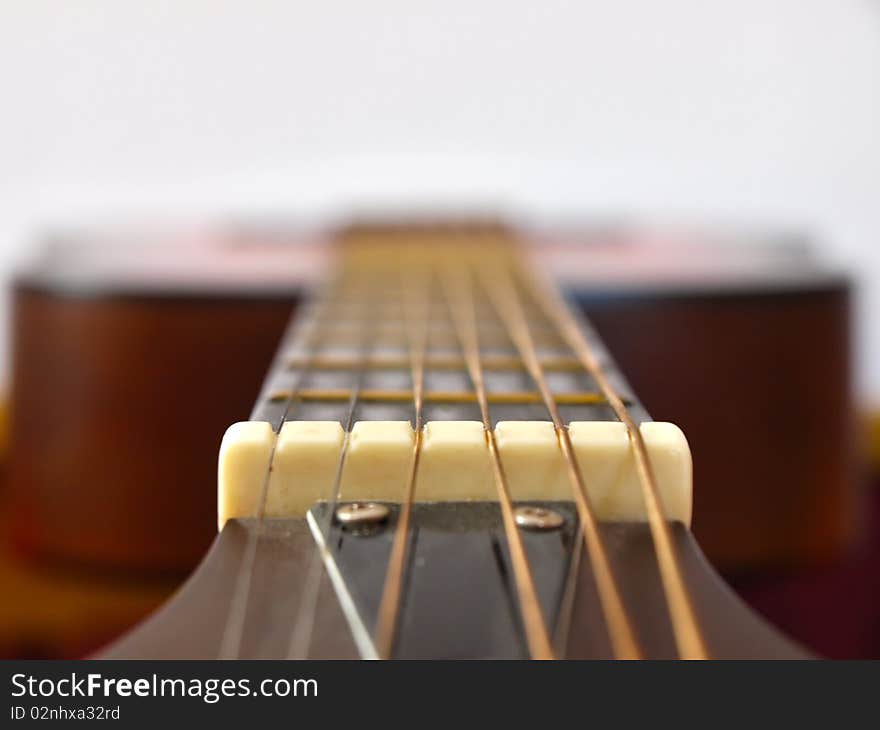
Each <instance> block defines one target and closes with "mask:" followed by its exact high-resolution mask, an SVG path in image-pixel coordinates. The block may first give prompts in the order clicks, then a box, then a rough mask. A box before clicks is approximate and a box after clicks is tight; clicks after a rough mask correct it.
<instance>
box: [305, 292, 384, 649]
mask: <svg viewBox="0 0 880 730" xmlns="http://www.w3.org/2000/svg"><path fill="white" fill-rule="evenodd" d="M370 298H371V296H370V293H367V294H364V297H363V303H364V305H366V304H367V303H368V302H369V301H370ZM363 311H364V312H368V311H369V307H367V306H364V309H363ZM367 320H368V321H369V317H367ZM373 321H375V320H373ZM371 330H372V328H371V327H364V328H363V330H362V333H361V335H362V336H361V341H360V343H359V346H358V350H359V356H358V361H359V365H358V367H357V369H356V377H355V382H354V383H353V385H352V389H351V394H350V398H349V403H348V408H347V412H346V417H345V423H344V425H343V428H344V432H343V439H342V448H341V449H340V452H339V459H338V461H337V464H336V473H335V475H334V478H333V484H332V486H331V488H330V494H329V499H328V500H327V504H326V516H325V518H324V520H323V525H319V526H318V529H319V530H320V531H321V532H322V534H324V535H325V536H326V535H329V533H330V527H331V525H332V523H333V516H334V514H335V513H336V505H337V503H338V501H339V488H340V486H341V484H342V472H343V469H344V467H345V458H346V456H347V455H348V447H349V444H350V442H351V430H352V427H353V426H354V414H355V412H356V411H357V406H358V403H359V400H360V392H361V388H362V386H363V381H364V377H365V375H366V372H367V369H366V368H365V367H364V366H363V363H365V362H366V361H367V358H368V357H369V348H370V338H371V335H372V331H371ZM326 545H327V541H326V539H325V540H324V541H323V545H319V544H318V543H317V541H316V542H315V545H314V546H313V547H312V554H311V558H310V560H309V570H308V573H307V574H306V580H305V584H304V586H303V592H302V597H301V598H300V601H299V608H298V609H297V616H296V619H295V621H294V623H293V629H292V631H291V634H290V642H289V645H288V650H287V658H288V659H307V658H308V655H309V647H310V645H311V641H312V635H313V634H314V626H315V615H316V612H317V607H318V599H319V596H320V588H321V577H322V575H323V573H324V559H325V554H326V553H327V547H326Z"/></svg>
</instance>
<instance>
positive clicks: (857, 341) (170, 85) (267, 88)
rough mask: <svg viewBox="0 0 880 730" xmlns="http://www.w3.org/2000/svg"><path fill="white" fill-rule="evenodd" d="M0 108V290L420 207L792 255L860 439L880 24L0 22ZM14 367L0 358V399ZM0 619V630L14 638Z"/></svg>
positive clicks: (414, 17)
mask: <svg viewBox="0 0 880 730" xmlns="http://www.w3.org/2000/svg"><path fill="white" fill-rule="evenodd" d="M0 103H2V107H0V201H2V203H0V277H2V278H3V279H5V280H6V281H9V280H10V279H11V277H12V275H13V272H14V271H17V270H21V269H22V267H23V266H25V264H24V262H26V261H28V260H29V259H31V258H32V257H33V256H34V255H35V253H36V252H37V251H38V247H39V242H40V241H41V236H42V235H43V234H44V233H45V232H46V231H66V230H74V229H79V228H81V227H83V226H85V227H89V228H93V227H95V226H102V225H113V224H118V223H123V224H125V225H126V226H137V225H138V224H140V223H143V224H150V225H151V224H154V223H155V222H157V221H160V222H162V223H165V224H167V223H169V222H180V223H183V224H186V225H188V226H191V225H193V224H200V223H213V222H215V221H218V220H234V219H244V218H247V219H249V220H257V221H258V220H261V219H262V220H276V219H278V218H279V217H281V218H284V219H290V220H296V221H298V222H304V223H308V224H316V225H319V224H321V223H322V222H326V221H335V220H338V219H339V217H340V216H345V215H346V214H347V213H348V212H349V211H351V210H358V211H364V210H366V211H372V210H378V211H387V210H407V209H408V208H410V207H412V206H419V207H425V206H433V207H436V208H439V209H444V208H448V209H453V210H455V209H459V208H461V207H465V208H474V209H481V210H482V209H488V210H493V211H500V212H502V213H504V212H510V213H512V214H514V215H516V216H517V217H520V218H523V219H526V220H528V221H529V222H531V223H534V224H541V223H550V224H559V223H560V222H563V223H570V222H572V221H590V220H621V221H637V222H639V224H641V225H647V226H650V225H658V226H663V225H668V224H673V225H678V224H687V225H700V226H705V227H707V228H708V229H711V230H714V231H726V230H728V229H730V228H736V229H738V230H739V229H742V228H746V229H748V230H769V231H794V232H797V233H803V234H805V235H806V236H808V237H809V239H810V240H811V241H813V242H814V249H815V253H816V255H817V256H818V258H819V259H820V260H822V261H826V262H827V263H828V265H829V267H830V268H834V269H837V270H842V271H846V272H848V273H849V275H850V277H851V280H852V281H853V282H854V286H855V291H856V293H857V295H856V297H855V298H854V299H853V310H852V317H851V319H850V320H849V321H850V322H851V323H852V327H853V338H852V351H853V354H854V358H853V361H852V363H851V368H852V373H853V380H852V392H853V393H854V396H855V405H856V412H857V413H859V414H860V415H862V416H864V417H869V416H870V414H871V409H872V406H873V405H874V404H876V403H878V402H880V249H878V237H877V236H878V231H880V185H878V175H880V135H878V134H877V130H878V129H880V3H878V2H877V0H807V1H806V2H804V1H803V0H801V1H799V2H795V0H777V1H775V2H766V1H765V2H758V1H757V0H741V1H740V2H735V3H734V2H714V3H706V2H698V1H697V0H671V1H669V2H663V3H658V2H650V1H649V0H623V1H621V2H616V3H599V2H556V1H554V0H548V1H545V2H541V3H532V4H528V5H526V4H519V5H511V4H510V3H505V2H500V1H496V0H469V1H468V2H456V1H455V0H447V1H446V2H434V1H433V0H428V1H425V2H419V3H412V2H401V1H398V0H378V1H377V2H373V3H363V2H340V1H337V0H325V2H321V3H297V2H266V1H263V0H250V1H249V2H218V1H216V0H215V1H212V2H202V1H200V0H180V1H177V2H151V3H136V2H119V1H113V2H111V1H110V0H82V1H81V2H77V3H60V2H51V1H49V0H27V1H25V0H19V1H15V0H0ZM763 240H764V239H763V238H762V237H760V236H758V237H755V239H754V242H755V243H756V245H762V241H763ZM126 242H127V239H126V238H125V237H124V236H123V237H118V238H116V239H114V243H113V245H114V246H125V245H126ZM3 307H4V314H5V315H6V316H4V318H3V321H4V322H8V321H9V319H10V318H9V316H8V314H9V297H8V296H7V297H6V298H5V299H4V301H3ZM4 327H5V330H4V332H3V337H2V338H0V342H4V343H5V342H7V341H8V339H9V336H8V332H9V326H8V324H5V325H4ZM10 362H11V359H10V351H9V347H8V346H6V345H0V370H2V372H3V373H4V374H5V376H7V377H5V378H4V379H5V380H8V379H9V378H8V376H9V374H10V372H11V365H10ZM648 406H649V407H650V406H651V403H650V401H648ZM858 433H863V434H870V431H869V430H868V429H865V430H863V431H861V432H858V431H854V433H853V434H852V435H851V436H848V437H847V438H851V440H852V444H853V448H854V449H855V448H856V446H857V444H859V443H862V441H860V436H859V435H858ZM863 440H864V438H863ZM861 453H868V454H869V453H870V452H869V451H868V452H864V451H863V452H861ZM854 463H855V462H854ZM865 530H867V528H864V527H863V531H862V537H861V538H860V539H859V540H857V541H856V542H857V543H858V544H859V545H861V546H862V547H861V548H860V549H862V550H863V551H864V550H866V549H867V548H865V547H864V546H865V545H871V544H873V543H871V540H872V538H871V537H870V530H867V533H866V532H865ZM866 534H868V536H867V537H866V536H865V535H866ZM860 555H861V557H860V558H859V560H867V558H864V552H863V553H860ZM866 565H868V563H859V566H860V567H859V568H858V569H857V572H856V573H855V574H854V575H856V576H857V577H850V578H841V577H840V576H841V575H842V573H841V572H840V571H838V572H837V573H835V574H834V575H835V576H836V577H833V578H829V577H828V574H826V573H822V574H819V573H812V574H811V577H809V578H808V579H804V580H806V581H807V582H808V583H809V582H810V581H812V583H810V585H813V584H815V585H816V586H818V588H817V589H816V590H817V592H816V593H815V594H814V593H808V594H799V593H797V592H794V593H791V592H789V593H787V594H785V595H784V596H782V597H779V596H778V595H775V594H774V595H773V596H770V597H768V593H771V592H772V591H770V589H768V588H766V585H767V584H766V583H762V582H761V581H760V580H757V579H754V578H753V577H747V578H743V579H742V581H741V586H740V587H741V589H742V590H743V591H744V592H748V591H749V590H751V591H752V593H751V594H750V597H751V599H752V600H753V601H754V602H755V604H756V605H758V606H759V607H760V608H762V609H763V610H765V611H766V612H767V613H768V614H771V617H773V616H772V614H773V611H774V610H777V613H779V611H780V609H779V606H780V605H781V604H784V605H785V606H786V609H785V610H787V611H788V612H789V613H791V606H793V605H796V604H798V602H800V601H815V600H818V599H816V598H815V596H816V595H824V596H828V595H830V593H829V590H832V591H837V592H838V595H839V593H840V591H841V590H843V591H844V593H845V594H846V595H849V594H850V593H853V592H854V593H853V595H855V594H859V595H861V592H866V593H870V592H871V591H872V590H873V586H876V566H877V563H870V566H871V567H865V566H866ZM850 569H851V566H850V568H846V570H850ZM852 570H856V569H855V568H852ZM10 571H12V572H13V573H15V570H12V569H10ZM858 571H861V572H858ZM86 572H88V571H86ZM15 574H16V576H18V573H15ZM847 575H849V574H847ZM865 576H873V578H870V579H872V580H874V581H875V582H874V583H866V580H869V578H866V577H865ZM19 579H21V578H20V577H17V578H15V580H19ZM10 580H12V579H11V578H10ZM21 580H24V579H21ZM28 580H29V579H28ZM150 580H153V579H150ZM163 580H164V581H165V582H163ZM175 580H176V579H174V578H171V579H168V580H165V579H161V580H160V579H158V578H157V579H155V582H154V583H149V581H147V579H144V581H142V582H141V585H142V587H143V586H146V587H144V588H143V591H144V596H145V597H144V596H141V597H137V596H135V597H132V596H131V593H130V592H126V591H117V592H116V593H114V592H113V591H116V589H115V588H112V587H111V588H102V589H100V590H108V591H110V592H111V593H112V595H113V596H114V598H113V600H114V601H118V602H120V603H119V605H125V606H129V604H126V603H125V602H126V601H129V602H130V606H129V608H126V609H124V610H122V609H120V610H121V611H122V612H123V613H124V612H125V611H126V610H129V609H130V614H131V615H132V616H135V615H136V614H138V612H142V611H143V610H144V609H143V607H144V606H145V605H147V604H150V602H151V601H152V602H153V603H155V602H156V601H158V600H159V599H160V598H161V597H162V596H164V595H165V594H166V593H167V590H168V585H172V584H173V583H174V581H175ZM804 580H801V581H800V582H799V583H798V588H797V590H806V589H805V588H804ZM829 581H830V583H829ZM834 581H838V582H837V583H835V582H834ZM839 581H844V583H840V582H839ZM846 581H849V582H846ZM148 583H149V585H147V584H148ZM27 585H28V586H30V587H29V588H28V590H29V591H30V592H31V594H33V595H36V594H38V593H39V592H40V591H44V593H39V595H43V596H46V597H45V598H44V599H41V600H42V603H46V602H52V600H53V596H55V595H56V594H55V593H52V590H54V588H51V587H46V585H45V582H39V581H37V583H34V584H31V583H27ZM774 585H779V582H778V581H776V582H775V583H774ZM829 586H831V588H830V589H829ZM841 586H843V588H841ZM853 586H856V587H855V588H853ZM64 590H68V588H65V589H64ZM96 590H98V589H82V590H81V586H79V584H78V583H77V582H76V580H72V582H71V585H70V587H69V595H68V594H65V596H67V597H66V598H65V599H64V600H65V601H68V603H64V604H63V605H64V606H65V609H64V612H65V616H67V617H68V618H69V616H70V615H72V614H73V613H77V612H78V613H77V615H79V616H80V619H79V620H80V621H81V622H86V623H88V616H90V615H94V611H95V609H94V603H93V598H92V596H94V595H95V591H96ZM822 590H824V591H825V592H824V593H822ZM5 595H6V597H5V598H3V599H2V600H3V602H4V604H6V605H5V606H4V608H3V612H4V613H3V614H0V623H2V620H4V616H6V614H8V616H6V619H5V620H7V623H9V625H16V626H17V624H15V622H16V621H21V620H22V619H21V617H20V615H19V614H20V613H21V611H20V610H17V609H15V607H13V606H11V605H9V604H10V601H11V599H10V598H9V596H10V595H11V594H10V593H9V592H6V594H5ZM804 596H808V597H804ZM762 601H764V603H762ZM853 601H855V598H853ZM29 605H30V604H29ZM71 606H72V607H71ZM859 606H860V608H858V609H857V613H858V615H859V617H860V618H859V620H860V621H861V623H860V626H861V627H862V628H861V629H860V632H859V633H858V635H853V636H848V637H846V638H844V639H841V638H840V637H839V636H838V637H837V638H833V637H832V638H828V637H827V636H826V637H824V638H822V637H821V636H819V638H816V637H817V636H818V634H816V633H815V632H814V633H810V632H811V631H813V629H810V628H804V627H801V631H802V633H805V634H806V637H805V640H813V642H814V645H815V644H816V643H817V642H818V644H819V647H818V648H819V649H823V650H824V651H825V652H826V653H831V654H834V653H837V654H844V655H871V654H872V652H874V651H875V650H876V651H877V652H878V653H880V649H877V648H876V647H877V644H872V643H871V642H872V641H875V640H876V639H877V637H878V635H880V618H878V616H877V613H876V607H874V606H869V605H867V604H865V602H864V601H862V603H861V604H859ZM29 610H30V609H29ZM30 612H31V613H33V611H32V610H30ZM782 613H785V611H782ZM66 621H67V622H68V623H69V621H68V619H65V617H64V616H60V617H59V616H54V615H53V616H49V617H46V618H45V620H44V623H43V624H41V625H40V626H43V627H44V628H45V626H48V625H51V626H52V629H51V631H56V632H57V633H58V634H59V635H60V634H61V633H63V632H62V631H61V629H58V628H57V626H61V625H63V624H65V622H66ZM53 622H54V623H53ZM40 630H43V629H41V628H40V627H38V628H37V629H34V630H30V629H29V631H30V633H27V632H25V631H24V630H22V631H21V632H19V634H15V630H13V629H10V630H9V632H7V634H8V635H9V636H12V637H13V638H12V639H10V640H9V641H8V642H7V644H6V647H5V648H3V651H4V652H5V653H7V654H14V653H19V654H21V653H24V654H43V655H54V654H57V653H62V654H65V653H66V654H76V653H81V652H82V651H85V650H88V649H90V648H93V646H92V644H93V643H94V642H95V641H96V639H95V638H94V637H91V638H89V637H87V636H86V633H81V634H80V635H77V637H75V638H74V639H72V640H70V641H68V643H66V644H65V643H64V641H62V639H57V640H56V639H55V638H52V636H54V635H52V636H50V634H51V631H49V630H48V629H46V630H45V631H44V634H45V635H46V636H48V637H49V638H45V640H43V639H41V635H40V633H39V632H40ZM793 630H797V627H795V629H793ZM3 635H4V636H5V635H6V634H3ZM16 636H18V637H24V638H21V640H20V642H19V643H18V644H16V639H15V637H16ZM823 641H824V644H823V643H822V642H823ZM0 643H2V642H0ZM59 647H60V648H59Z"/></svg>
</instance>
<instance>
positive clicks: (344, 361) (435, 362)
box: [287, 355, 583, 373]
mask: <svg viewBox="0 0 880 730" xmlns="http://www.w3.org/2000/svg"><path fill="white" fill-rule="evenodd" d="M301 364H302V361H301V360H300V359H298V358H290V359H289V360H288V361H287V366H288V367H289V368H298V367H300V365H301ZM541 364H542V365H543V367H544V370H545V371H548V372H578V373H579V372H582V371H583V365H581V363H580V361H579V360H577V359H576V358H563V357H555V358H553V357H543V358H541ZM313 365H314V367H315V368H317V369H319V370H348V369H350V368H351V367H353V366H354V365H355V363H354V362H353V361H352V360H351V358H345V357H334V356H328V355H323V356H317V357H315V358H314V360H313ZM367 367H368V368H370V369H371V370H403V369H408V368H409V360H408V358H406V357H387V356H386V357H384V358H376V357H371V358H370V360H369V362H368V363H367ZM425 367H426V368H433V369H436V370H461V369H463V368H466V367H467V365H466V364H465V362H464V360H463V359H462V358H460V357H448V356H447V357H443V356H441V355H426V356H425ZM483 369H484V370H522V369H523V368H522V360H521V359H520V358H518V357H506V356H503V355H484V356H483Z"/></svg>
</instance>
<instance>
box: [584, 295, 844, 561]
mask: <svg viewBox="0 0 880 730" xmlns="http://www.w3.org/2000/svg"><path fill="white" fill-rule="evenodd" d="M586 311H587V314H588V316H589V317H590V319H591V321H592V322H593V324H594V325H595V326H596V327H597V329H598V330H599V333H600V335H601V336H602V339H603V340H604V341H605V343H606V345H607V346H608V347H609V349H610V350H611V351H612V352H613V353H614V355H615V358H616V359H617V361H618V363H619V364H620V366H621V369H622V370H623V371H624V372H625V373H626V374H627V377H628V379H629V381H630V383H631V384H632V385H633V387H634V389H635V391H636V392H637V393H638V394H639V396H640V397H641V399H642V401H643V402H644V403H646V404H647V406H648V408H649V410H650V411H651V415H652V416H653V417H654V418H656V419H657V420H667V421H672V422H674V423H676V424H678V425H679V426H681V428H682V429H683V430H684V432H685V433H686V434H687V436H688V440H689V442H690V444H691V451H692V453H693V455H694V484H695V489H694V525H693V529H694V534H695V535H696V537H697V539H698V541H699V543H700V546H701V547H702V549H703V550H704V551H705V553H706V555H707V556H709V559H710V560H711V561H712V563H713V565H715V566H716V567H719V568H721V569H726V570H732V571H744V570H749V569H757V568H762V567H768V566H775V567H783V566H793V565H807V564H810V563H815V562H821V561H825V560H828V559H830V558H833V557H834V556H836V555H838V554H839V553H840V551H841V550H844V549H846V547H847V545H848V544H849V543H850V541H851V540H852V538H853V535H854V529H855V527H856V523H857V519H856V511H857V506H858V505H857V499H856V493H855V483H856V477H855V473H854V471H855V470H854V459H855V453H854V445H853V444H854V440H855V439H854V425H855V417H854V414H853V409H852V401H851V397H850V388H851V383H850V369H851V368H850V332H849V322H850V297H849V290H848V287H847V286H846V285H845V284H844V283H838V284H837V285H832V286H828V287H825V288H819V287H816V288H814V289H812V290H806V291H801V290H794V291H781V292H779V291H777V292H772V291H765V292H743V293H733V294H726V295H725V294H719V295H716V296H713V297H708V296H697V297H681V296H670V297H645V298H634V299H632V300H630V301H620V300H618V301H614V302H611V303H605V304H597V305H588V306H587V307H586Z"/></svg>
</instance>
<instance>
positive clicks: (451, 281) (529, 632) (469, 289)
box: [444, 267, 555, 659]
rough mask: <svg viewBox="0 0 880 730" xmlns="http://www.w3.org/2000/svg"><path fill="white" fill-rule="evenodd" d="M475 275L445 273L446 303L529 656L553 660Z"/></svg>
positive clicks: (466, 270)
mask: <svg viewBox="0 0 880 730" xmlns="http://www.w3.org/2000/svg"><path fill="white" fill-rule="evenodd" d="M472 276H473V272H472V271H470V270H469V269H468V268H467V267H463V269H462V270H460V271H458V272H456V271H454V270H452V271H450V270H448V269H447V270H445V271H444V283H445V290H446V300H447V303H448V306H449V309H450V312H451V315H452V319H453V323H454V325H455V328H456V331H457V334H458V337H459V341H460V343H461V350H462V355H463V356H464V359H465V361H466V364H467V369H468V374H469V376H470V379H471V383H472V385H473V389H474V393H475V394H476V396H477V403H478V404H479V408H480V416H481V418H482V421H483V430H484V432H485V438H486V446H487V448H488V451H489V456H490V461H491V465H492V473H493V477H494V480H495V487H496V489H497V492H498V502H499V506H500V509H501V517H502V522H503V525H504V533H505V537H506V540H507V546H508V550H509V552H510V562H511V565H512V567H513V576H514V582H515V584H516V589H517V594H518V596H519V606H520V613H521V615H522V620H523V626H524V628H525V634H526V642H527V644H528V649H529V655H530V656H531V657H532V658H533V659H553V658H555V655H554V651H553V647H552V644H551V642H550V637H549V634H548V632H547V624H546V622H545V621H544V612H543V610H542V609H541V603H540V601H539V599H538V593H537V589H536V587H535V580H534V576H533V574H532V569H531V565H530V564H529V560H528V557H527V555H526V551H525V547H524V545H523V540H522V536H521V535H520V533H519V527H518V526H517V524H516V520H515V518H514V514H513V503H512V500H511V497H510V489H509V486H508V482H507V476H506V474H505V471H504V466H503V464H502V463H501V457H500V454H499V451H498V444H497V442H496V440H495V432H494V430H493V428H492V419H491V416H490V414H489V402H488V399H487V397H486V385H485V381H484V377H483V366H482V363H481V360H480V342H479V333H478V330H477V323H476V311H475V308H474V299H473V281H472Z"/></svg>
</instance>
